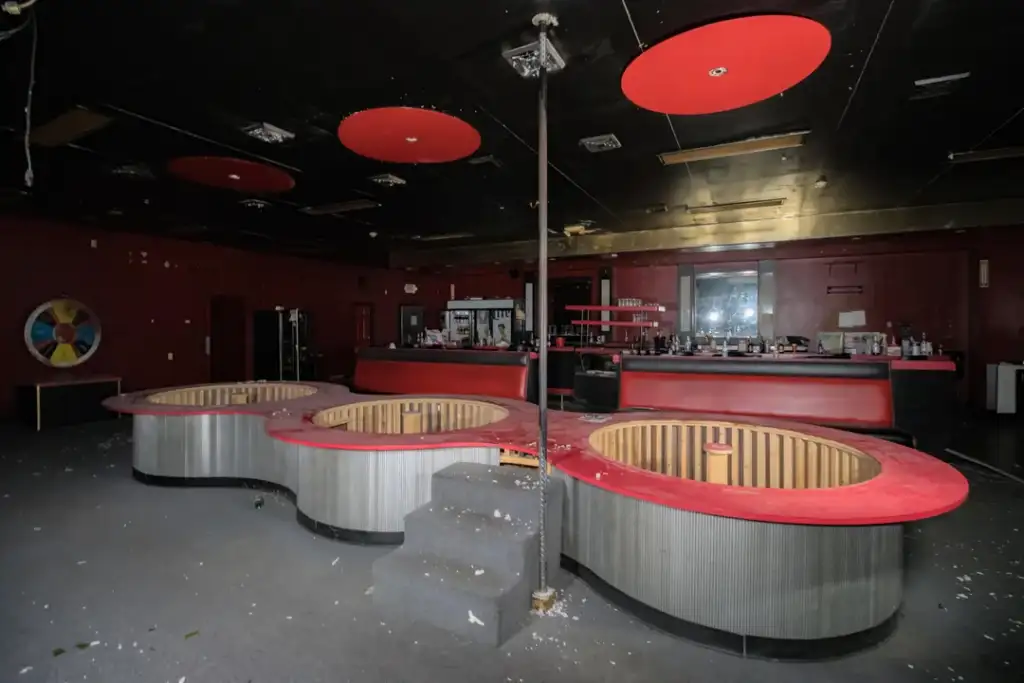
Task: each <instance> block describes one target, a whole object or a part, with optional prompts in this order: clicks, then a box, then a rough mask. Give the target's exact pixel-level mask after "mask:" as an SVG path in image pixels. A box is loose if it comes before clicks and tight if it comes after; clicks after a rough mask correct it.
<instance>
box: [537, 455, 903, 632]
mask: <svg viewBox="0 0 1024 683" xmlns="http://www.w3.org/2000/svg"><path fill="white" fill-rule="evenodd" d="M555 472H556V476H559V477H561V478H563V479H564V480H565V482H566V492H567V496H568V499H567V503H566V518H565V520H564V526H563V530H564V531H563V541H562V545H563V552H564V553H565V554H566V555H568V556H569V557H571V558H572V559H574V560H576V561H577V562H579V563H580V564H582V565H583V566H585V567H587V568H588V569H589V570H591V571H592V572H594V574H596V575H597V576H599V577H600V578H601V579H603V580H604V581H606V582H608V583H609V584H610V585H611V586H613V587H615V588H617V589H618V590H620V591H622V592H623V593H625V594H626V595H628V596H630V597H632V598H634V599H636V600H639V601H640V602H642V603H644V604H646V605H649V606H650V607H653V608H655V609H657V610H660V611H662V612H665V613H666V614H669V615H671V616H674V617H678V618H680V619H684V620H686V621H689V622H692V623H696V624H700V625H703V626H709V627H711V628H717V629H721V630H723V631H728V632H731V633H736V634H741V635H748V636H762V637H767V638H787V639H817V638H830V637H835V636H843V635H849V634H851V633H857V632H859V631H863V630H866V629H868V628H871V627H873V626H877V625H878V624H881V623H882V622H884V621H885V620H886V619H888V618H889V617H890V616H892V615H893V614H894V613H895V611H896V609H897V608H898V607H899V604H900V601H901V599H902V594H903V545H902V544H903V529H902V526H900V525H888V526H870V527H850V526H846V527H829V526H801V525H788V524H767V523H763V522H749V521H745V520H738V519H729V518H725V517H713V516H710V515H702V514H697V513H692V512H686V511H683V510H675V509H672V508H667V507H663V506H660V505H655V504H653V503H646V502H643V501H640V500H637V499H635V498H627V497H625V496H621V495H617V494H614V493H611V492H609V491H605V490H603V489H599V488H597V487H594V486H591V485H589V484H585V483H583V482H579V481H577V480H575V479H572V478H571V477H568V476H566V475H565V474H564V473H561V472H558V471H557V470H556V471H555Z"/></svg>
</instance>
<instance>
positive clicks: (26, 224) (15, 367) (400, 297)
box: [0, 217, 447, 415]
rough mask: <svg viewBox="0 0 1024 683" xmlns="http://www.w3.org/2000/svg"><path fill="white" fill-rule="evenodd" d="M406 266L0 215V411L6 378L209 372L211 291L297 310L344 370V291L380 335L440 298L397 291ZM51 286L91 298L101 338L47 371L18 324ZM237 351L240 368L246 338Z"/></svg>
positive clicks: (176, 377)
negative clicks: (83, 358) (359, 264)
mask: <svg viewBox="0 0 1024 683" xmlns="http://www.w3.org/2000/svg"><path fill="white" fill-rule="evenodd" d="M92 240H95V246H92V245H93V243H92ZM410 275H411V274H408V273H405V272H393V271H385V270H358V269H353V268H342V267H339V266H334V265H331V264H325V263H320V262H316V261H309V260H303V259H295V258H288V257H277V256H272V255H263V254H255V253H249V252H243V251H237V250H232V249H224V248H219V247H213V246H208V245H204V244H196V243H191V242H181V241H175V240H166V239H157V238H152V237H145V236H139V235H129V234H117V233H108V232H103V231H98V230H92V229H90V228H85V227H81V226H66V225H57V224H53V223H48V222H39V221H31V220H26V219H22V218H13V217H0V292H3V295H2V297H3V298H2V299H0V301H2V304H0V357H2V358H3V359H4V370H3V374H2V376H0V415H5V414H8V413H9V412H10V411H11V398H12V393H13V387H14V386H15V385H17V384H19V383H23V382H33V381H36V380H40V379H53V378H56V377H58V376H68V375H70V376H88V375H98V374H111V375H117V376H120V377H122V378H123V379H124V389H125V390H129V391H130V390H136V389H142V388H150V387H159V386H168V385H180V384H190V383H196V382H205V381H208V377H209V364H208V357H207V356H206V352H205V346H206V344H205V340H206V335H207V334H208V333H209V321H208V309H209V301H210V297H212V296H213V295H216V294H225V295H238V296H242V297H244V298H245V300H246V304H247V307H248V309H249V310H250V311H254V310H257V309H266V308H273V307H274V306H275V305H282V306H286V307H298V308H302V309H305V310H308V311H309V312H310V313H311V314H312V316H313V338H312V345H313V347H314V348H315V349H316V350H317V351H319V352H321V353H323V354H324V356H325V359H324V366H325V367H324V370H325V372H326V373H328V374H331V373H340V372H345V371H347V370H348V369H349V366H350V364H351V346H352V339H353V334H354V332H353V323H352V316H351V307H352V304H353V302H370V303H373V304H374V318H375V335H376V339H377V341H378V342H381V341H384V342H386V341H390V340H391V339H394V338H395V336H397V323H398V306H399V305H400V304H401V303H422V304H424V305H427V306H428V307H431V308H433V309H434V310H437V309H438V308H439V304H438V301H443V299H444V298H446V297H447V292H442V291H441V288H440V286H438V285H437V284H436V283H437V281H438V280H437V279H436V278H434V279H433V280H432V282H433V285H424V286H421V287H420V288H419V291H418V292H417V293H416V294H415V295H409V294H405V293H404V292H403V285H404V284H406V283H407V282H415V280H412V279H410ZM60 296H69V297H72V298H75V299H78V300H80V301H82V302H83V303H85V304H86V305H88V306H89V307H90V308H92V310H93V311H94V312H95V313H96V314H97V315H98V316H99V318H100V320H101V323H102V325H103V340H102V343H101V344H100V348H99V349H98V350H97V352H96V354H95V355H94V356H93V357H92V358H91V359H90V360H89V361H87V362H86V363H85V364H83V365H82V366H80V367H77V368H72V369H68V370H60V371H58V370H53V369H50V368H47V367H45V366H44V365H42V364H40V363H38V362H37V361H36V360H34V359H33V358H32V357H31V356H30V355H29V354H28V352H27V351H26V349H25V346H24V341H23V326H24V323H25V319H26V317H27V316H28V314H29V313H30V312H31V311H32V309H33V308H35V307H36V306H37V305H39V304H40V303H43V302H44V301H46V300H48V299H52V298H55V297H60ZM247 317H248V318H249V319H250V321H251V315H250V316H247ZM246 338H247V339H248V338H249V335H248V334H247V335H246ZM238 352H239V353H242V354H245V355H246V361H247V362H246V367H247V368H250V371H251V361H250V358H251V356H250V353H251V348H248V346H247V348H240V349H238ZM169 353H171V354H173V360H171V359H169V358H168V354H169Z"/></svg>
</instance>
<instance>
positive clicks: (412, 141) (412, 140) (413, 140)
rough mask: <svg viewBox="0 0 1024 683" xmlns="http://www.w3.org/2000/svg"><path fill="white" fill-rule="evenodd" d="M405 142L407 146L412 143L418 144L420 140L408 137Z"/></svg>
mask: <svg viewBox="0 0 1024 683" xmlns="http://www.w3.org/2000/svg"><path fill="white" fill-rule="evenodd" d="M405 141H406V142H408V143H409V144H412V143H414V142H419V141H420V139H419V138H413V137H408V138H406V139H405Z"/></svg>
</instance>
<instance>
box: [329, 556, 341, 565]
mask: <svg viewBox="0 0 1024 683" xmlns="http://www.w3.org/2000/svg"><path fill="white" fill-rule="evenodd" d="M340 559H341V558H340V557H336V558H334V562H331V566H332V567H333V566H334V565H336V564H338V561H339V560H340Z"/></svg>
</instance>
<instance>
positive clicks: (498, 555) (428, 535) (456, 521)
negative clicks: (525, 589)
mask: <svg viewBox="0 0 1024 683" xmlns="http://www.w3.org/2000/svg"><path fill="white" fill-rule="evenodd" d="M538 543H539V540H538V535H537V532H536V529H535V528H534V525H533V524H531V523H528V522H521V521H517V520H512V519H511V518H510V519H509V520H506V519H505V518H504V517H495V516H494V515H493V514H491V515H481V514H478V513H475V512H469V511H465V510H460V509H458V508H455V507H451V506H445V507H442V506H440V505H439V504H437V503H429V504H427V505H425V506H423V507H421V508H419V509H417V510H414V511H413V512H411V513H409V514H408V515H406V517H405V543H404V545H403V547H404V548H407V549H409V550H412V551H417V552H428V553H433V554H435V555H438V556H440V557H445V558H450V559H452V560H457V561H460V562H463V563H466V564H468V565H472V566H474V567H479V568H484V569H494V570H501V571H503V572H506V573H509V574H512V575H515V576H517V577H518V576H522V577H525V578H526V579H528V580H530V581H531V585H532V582H533V581H535V578H534V577H535V576H536V573H537V568H536V566H535V564H536V557H537V553H538Z"/></svg>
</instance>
